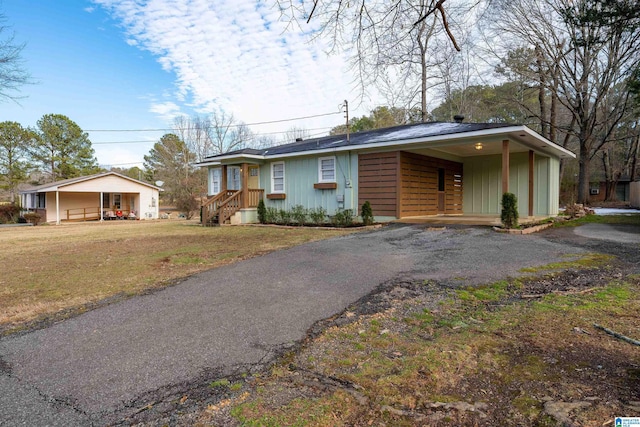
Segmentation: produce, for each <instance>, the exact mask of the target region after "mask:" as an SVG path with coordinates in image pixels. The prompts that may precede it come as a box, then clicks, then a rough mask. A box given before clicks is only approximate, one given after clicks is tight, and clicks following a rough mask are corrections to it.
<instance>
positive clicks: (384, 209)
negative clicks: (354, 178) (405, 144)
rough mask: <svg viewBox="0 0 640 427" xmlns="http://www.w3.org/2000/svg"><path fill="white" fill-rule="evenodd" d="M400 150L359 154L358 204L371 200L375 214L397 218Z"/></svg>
mask: <svg viewBox="0 0 640 427" xmlns="http://www.w3.org/2000/svg"><path fill="white" fill-rule="evenodd" d="M399 162H400V153H399V152H398V151H394V152H389V153H370V154H360V155H358V174H357V175H358V185H357V187H356V188H358V205H362V204H363V203H364V202H366V201H369V203H370V204H371V210H372V211H373V214H374V215H377V216H383V217H391V218H397V216H398V215H399V213H398V197H399V191H398V187H399V180H400V176H399V173H398V171H399Z"/></svg>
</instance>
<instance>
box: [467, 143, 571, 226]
mask: <svg viewBox="0 0 640 427" xmlns="http://www.w3.org/2000/svg"><path fill="white" fill-rule="evenodd" d="M509 160H510V164H509V191H510V192H511V193H513V194H515V195H516V197H517V198H518V214H519V215H520V217H523V218H526V217H528V216H529V155H528V153H512V154H511V155H510V156H509ZM533 168H534V183H533V189H534V195H533V202H534V215H537V216H554V215H557V214H558V203H559V197H560V176H559V174H560V166H559V161H558V159H554V158H549V157H541V156H539V155H536V156H535V158H534V166H533ZM463 200H464V201H463V206H464V214H465V215H500V210H501V206H500V204H501V202H502V157H501V156H500V155H495V156H478V157H471V158H467V159H465V161H464V199H463Z"/></svg>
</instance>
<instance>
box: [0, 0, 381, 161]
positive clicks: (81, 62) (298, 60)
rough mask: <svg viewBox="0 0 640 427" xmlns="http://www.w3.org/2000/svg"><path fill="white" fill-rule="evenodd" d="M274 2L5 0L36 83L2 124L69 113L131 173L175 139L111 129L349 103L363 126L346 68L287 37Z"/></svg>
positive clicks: (255, 119)
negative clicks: (166, 140)
mask: <svg viewBox="0 0 640 427" xmlns="http://www.w3.org/2000/svg"><path fill="white" fill-rule="evenodd" d="M273 3H275V2H271V1H264V0H263V1H260V0H256V1H255V2H252V1H249V0H247V1H237V0H216V1H209V0H148V1H143V0H135V1H133V0H93V1H89V0H87V1H84V0H69V1H53V0H3V1H2V3H0V11H1V12H2V13H4V15H5V18H6V22H5V24H6V25H9V26H11V27H12V30H13V32H14V33H15V40H16V41H17V42H20V43H22V42H24V43H26V47H25V49H24V50H23V52H22V58H23V59H24V60H25V66H26V68H27V70H28V71H29V72H30V73H31V75H32V78H33V80H34V81H35V82H36V83H35V84H33V85H26V86H23V87H22V90H21V93H20V94H19V95H20V96H23V97H24V98H22V99H20V100H19V105H18V104H16V103H14V102H12V101H3V102H2V103H0V121H5V120H11V121H17V122H19V123H21V124H22V125H23V126H35V125H36V122H37V120H38V119H39V118H40V117H42V116H43V115H44V114H49V113H56V114H64V115H66V116H68V117H69V118H70V119H72V120H73V121H75V122H76V123H77V124H78V125H79V126H80V127H81V128H82V129H84V130H86V131H88V132H89V136H90V139H91V141H92V142H93V144H94V145H93V148H94V150H95V151H96V156H97V158H98V162H99V163H100V164H101V165H113V166H123V167H130V166H134V165H136V164H141V162H142V158H143V155H144V154H147V153H148V152H149V150H150V149H151V148H152V146H153V144H154V143H155V142H156V141H157V140H158V139H159V138H160V137H161V136H162V135H163V133H165V132H163V131H153V132H152V131H149V132H99V130H105V129H107V130H126V129H164V128H170V127H171V125H172V122H173V118H174V117H176V116H178V115H180V114H186V115H189V116H193V115H194V114H200V115H206V114H210V113H211V112H213V111H224V112H226V113H227V114H234V116H235V117H236V119H238V120H241V121H244V122H245V123H249V124H251V123H259V122H265V121H274V120H282V119H288V118H294V117H303V116H312V115H317V114H324V113H332V112H336V113H337V112H338V111H339V104H340V103H342V101H343V100H344V99H348V100H349V101H350V103H351V105H352V110H351V111H350V115H351V116H352V117H353V116H356V115H362V114H367V113H368V110H370V109H371V106H368V105H365V104H360V107H359V108H358V109H355V108H353V106H354V105H356V104H357V92H356V91H354V90H353V85H352V76H351V75H350V74H349V72H348V71H347V67H346V66H345V62H346V60H345V58H344V57H340V56H329V55H327V54H325V49H326V46H322V45H321V44H320V43H321V42H315V43H309V42H308V38H307V37H306V36H305V35H304V34H302V33H301V32H292V31H285V23H283V22H280V20H279V12H278V11H277V10H275V9H274V8H273V7H272V4H273ZM310 29H311V28H309V29H306V28H305V30H310ZM3 36H4V34H3ZM343 121H344V119H343V117H342V115H341V114H336V115H332V116H328V117H319V118H315V119H306V120H300V121H294V122H283V123H278V124H273V125H269V126H266V125H263V126H251V128H252V130H254V132H258V133H260V132H284V131H286V130H287V129H289V128H291V127H292V126H296V127H300V128H306V129H314V130H313V131H312V132H311V133H312V134H314V135H315V134H319V133H322V132H323V130H322V129H325V130H326V129H328V128H329V127H331V126H335V125H338V124H341V123H342V122H343ZM274 136H275V137H276V138H279V135H274ZM115 142H119V143H115Z"/></svg>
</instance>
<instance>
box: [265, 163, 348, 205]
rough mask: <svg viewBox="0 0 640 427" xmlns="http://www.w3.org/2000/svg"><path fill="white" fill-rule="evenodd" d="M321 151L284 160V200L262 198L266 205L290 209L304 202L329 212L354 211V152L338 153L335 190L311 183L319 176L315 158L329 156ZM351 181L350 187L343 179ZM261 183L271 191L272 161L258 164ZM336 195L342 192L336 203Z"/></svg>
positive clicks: (267, 191)
mask: <svg viewBox="0 0 640 427" xmlns="http://www.w3.org/2000/svg"><path fill="white" fill-rule="evenodd" d="M328 156H330V155H328V154H323V155H322V156H318V157H303V158H292V159H285V160H284V164H285V166H284V174H285V181H284V185H285V194H286V199H285V200H269V199H266V198H265V204H266V206H268V207H275V208H276V209H287V210H289V209H291V207H293V206H295V205H303V206H304V207H306V208H308V209H313V208H316V207H323V208H325V209H326V210H327V213H328V214H329V215H333V214H334V213H335V211H336V210H337V209H339V208H340V209H352V210H353V211H354V214H355V213H356V212H357V207H356V206H355V203H354V200H357V196H358V195H357V190H356V189H357V185H358V183H357V173H354V172H355V169H354V164H355V165H356V166H357V156H356V155H351V156H350V155H349V153H340V154H337V155H335V158H336V183H337V188H336V189H335V190H317V189H315V188H313V184H315V183H317V182H318V181H319V179H318V158H319V157H328ZM347 181H350V183H351V188H347V186H346V183H347ZM260 184H261V186H262V188H264V190H265V195H267V194H269V193H271V192H272V189H271V162H266V163H265V164H263V165H261V166H260ZM338 195H341V196H343V198H344V202H343V203H338Z"/></svg>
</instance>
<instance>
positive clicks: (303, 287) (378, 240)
mask: <svg viewBox="0 0 640 427" xmlns="http://www.w3.org/2000/svg"><path fill="white" fill-rule="evenodd" d="M582 252H584V250H583V249H581V248H580V247H579V246H577V245H574V244H572V243H571V242H569V241H559V242H556V241H552V240H549V239H546V238H545V237H544V236H542V235H536V234H534V235H527V236H515V235H507V234H500V233H496V232H493V231H491V230H489V229H487V228H446V229H429V228H427V227H425V226H424V225H423V226H400V225H394V226H390V227H385V228H382V229H379V230H375V231H371V232H363V233H357V234H353V235H349V236H344V237H340V238H334V239H330V240H325V241H319V242H314V243H309V244H305V245H301V246H297V247H294V248H291V249H288V250H282V251H278V252H274V253H271V254H268V255H265V256H262V257H258V258H253V259H250V260H246V261H242V262H238V263H236V264H233V265H228V266H225V267H221V268H217V269H214V270H210V271H208V272H205V273H202V274H198V275H195V276H192V277H190V278H189V279H187V280H185V281H184V282H183V283H181V284H179V285H176V286H173V287H171V288H167V289H164V290H162V291H159V292H156V293H153V294H150V295H144V296H139V297H135V298H132V299H129V300H127V301H124V302H120V303H116V304H112V305H109V306H105V307H102V308H99V309H96V310H93V311H91V312H88V313H85V314H83V315H81V316H78V317H75V318H72V319H69V320H66V321H63V322H60V323H58V324H55V325H53V326H51V327H49V328H46V329H42V330H37V331H33V332H29V333H26V334H23V335H14V336H9V337H6V338H4V339H2V340H0V425H2V426H4V425H7V426H14V425H50V426H57V425H59V426H73V425H81V426H84V425H105V424H114V423H118V422H119V421H120V420H123V419H125V418H126V417H127V416H129V415H131V414H133V413H135V412H136V411H138V410H139V409H140V408H142V407H144V406H145V405H148V404H150V403H151V404H154V405H157V404H159V403H161V402H162V400H163V399H170V398H172V396H173V395H174V394H175V390H181V389H184V388H185V387H188V385H189V384H193V383H197V382H202V381H212V380H214V379H216V378H220V377H222V376H226V375H231V374H238V373H242V372H252V371H259V370H260V369H263V368H264V367H265V366H268V364H269V363H270V362H272V361H273V360H274V359H275V358H276V357H277V356H278V355H279V354H280V353H281V352H282V351H283V349H286V348H289V347H290V346H292V345H293V344H294V343H295V342H297V341H299V340H301V339H303V338H304V337H305V335H306V333H307V331H308V330H309V328H310V327H311V326H312V325H313V324H314V323H316V322H317V321H319V320H321V319H324V318H327V317H329V316H332V315H334V314H336V313H339V312H341V311H343V310H344V308H345V307H347V306H348V305H349V304H350V303H352V302H354V301H356V300H358V299H360V298H362V297H363V296H365V295H367V294H368V293H370V292H371V291H372V290H374V289H375V288H376V287H377V286H378V285H380V284H382V283H388V282H390V281H403V280H423V279H431V280H435V281H437V283H439V284H440V285H442V286H465V285H474V284H480V283H489V282H493V281H495V280H499V279H504V278H506V277H507V276H517V275H519V274H520V273H519V270H520V269H521V268H523V267H528V266H537V265H543V264H547V263H550V262H554V261H557V260H558V259H559V258H562V259H567V256H569V257H570V256H571V255H577V254H580V253H582ZM88 280H90V279H88Z"/></svg>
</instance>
